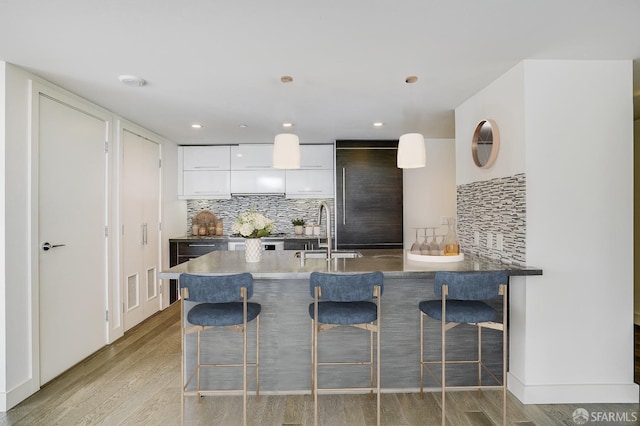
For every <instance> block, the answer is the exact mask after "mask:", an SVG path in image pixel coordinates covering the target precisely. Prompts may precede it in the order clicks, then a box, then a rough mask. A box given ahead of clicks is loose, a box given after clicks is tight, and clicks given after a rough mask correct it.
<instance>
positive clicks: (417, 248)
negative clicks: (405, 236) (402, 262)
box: [411, 228, 420, 254]
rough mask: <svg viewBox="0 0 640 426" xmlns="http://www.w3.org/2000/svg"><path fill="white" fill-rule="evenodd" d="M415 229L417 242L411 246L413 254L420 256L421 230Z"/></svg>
mask: <svg viewBox="0 0 640 426" xmlns="http://www.w3.org/2000/svg"><path fill="white" fill-rule="evenodd" d="M413 229H415V230H416V240H415V241H414V242H413V244H411V253H416V254H420V242H419V241H418V229H420V228H413Z"/></svg>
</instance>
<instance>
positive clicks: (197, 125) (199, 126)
mask: <svg viewBox="0 0 640 426" xmlns="http://www.w3.org/2000/svg"><path fill="white" fill-rule="evenodd" d="M191 127H193V128H194V129H202V124H198V123H193V124H192V125H191Z"/></svg>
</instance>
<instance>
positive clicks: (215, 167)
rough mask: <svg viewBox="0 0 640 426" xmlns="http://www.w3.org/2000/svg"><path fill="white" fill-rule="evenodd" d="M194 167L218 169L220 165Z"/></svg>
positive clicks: (198, 167)
mask: <svg viewBox="0 0 640 426" xmlns="http://www.w3.org/2000/svg"><path fill="white" fill-rule="evenodd" d="M193 168H194V169H219V168H220V166H193Z"/></svg>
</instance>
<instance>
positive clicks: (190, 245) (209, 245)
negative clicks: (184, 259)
mask: <svg viewBox="0 0 640 426" xmlns="http://www.w3.org/2000/svg"><path fill="white" fill-rule="evenodd" d="M189 247H216V245H215V244H189Z"/></svg>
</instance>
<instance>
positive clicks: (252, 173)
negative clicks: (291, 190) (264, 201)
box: [231, 144, 285, 194]
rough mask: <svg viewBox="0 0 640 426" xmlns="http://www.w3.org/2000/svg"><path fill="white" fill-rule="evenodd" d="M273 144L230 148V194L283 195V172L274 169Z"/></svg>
mask: <svg viewBox="0 0 640 426" xmlns="http://www.w3.org/2000/svg"><path fill="white" fill-rule="evenodd" d="M272 162H273V144H261V145H252V144H247V145H237V146H232V147H231V193H232V194H284V189H285V182H284V179H285V173H284V170H278V169H274V168H273V167H272Z"/></svg>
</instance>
